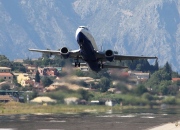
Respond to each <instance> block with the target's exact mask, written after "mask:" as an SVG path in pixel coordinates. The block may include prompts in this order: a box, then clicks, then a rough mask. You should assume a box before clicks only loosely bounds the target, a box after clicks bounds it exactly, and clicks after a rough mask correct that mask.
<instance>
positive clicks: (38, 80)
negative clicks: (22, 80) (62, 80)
mask: <svg viewBox="0 0 180 130" xmlns="http://www.w3.org/2000/svg"><path fill="white" fill-rule="evenodd" d="M40 80H41V78H40V74H39V71H38V70H37V71H36V75H35V82H37V83H40Z"/></svg>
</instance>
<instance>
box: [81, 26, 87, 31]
mask: <svg viewBox="0 0 180 130" xmlns="http://www.w3.org/2000/svg"><path fill="white" fill-rule="evenodd" d="M79 28H84V29H86V30H88V28H87V27H85V26H80V27H79Z"/></svg>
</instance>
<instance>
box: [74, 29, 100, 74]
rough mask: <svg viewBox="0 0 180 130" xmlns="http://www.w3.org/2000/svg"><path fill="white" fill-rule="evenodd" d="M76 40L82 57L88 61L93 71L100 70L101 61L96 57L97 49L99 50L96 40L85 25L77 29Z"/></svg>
mask: <svg viewBox="0 0 180 130" xmlns="http://www.w3.org/2000/svg"><path fill="white" fill-rule="evenodd" d="M75 37H76V41H77V43H78V44H79V47H80V51H81V52H80V53H81V55H82V59H83V60H84V61H85V62H87V64H88V66H89V67H90V68H91V69H92V70H93V71H96V72H98V71H100V69H101V68H100V63H99V61H98V59H97V57H96V53H95V52H96V51H98V48H97V45H96V42H95V40H94V38H93V36H92V35H91V33H90V32H89V30H88V28H86V27H84V26H80V27H79V28H78V29H77V30H76V36H75Z"/></svg>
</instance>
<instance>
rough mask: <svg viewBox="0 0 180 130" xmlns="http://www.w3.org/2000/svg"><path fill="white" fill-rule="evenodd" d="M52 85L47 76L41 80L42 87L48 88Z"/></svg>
mask: <svg viewBox="0 0 180 130" xmlns="http://www.w3.org/2000/svg"><path fill="white" fill-rule="evenodd" d="M52 83H53V81H52V80H51V79H50V78H49V77H47V76H44V77H43V78H42V84H43V86H45V87H46V86H49V85H50V84H52Z"/></svg>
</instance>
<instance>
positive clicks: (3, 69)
mask: <svg viewBox="0 0 180 130" xmlns="http://www.w3.org/2000/svg"><path fill="white" fill-rule="evenodd" d="M0 73H11V68H9V67H0Z"/></svg>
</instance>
